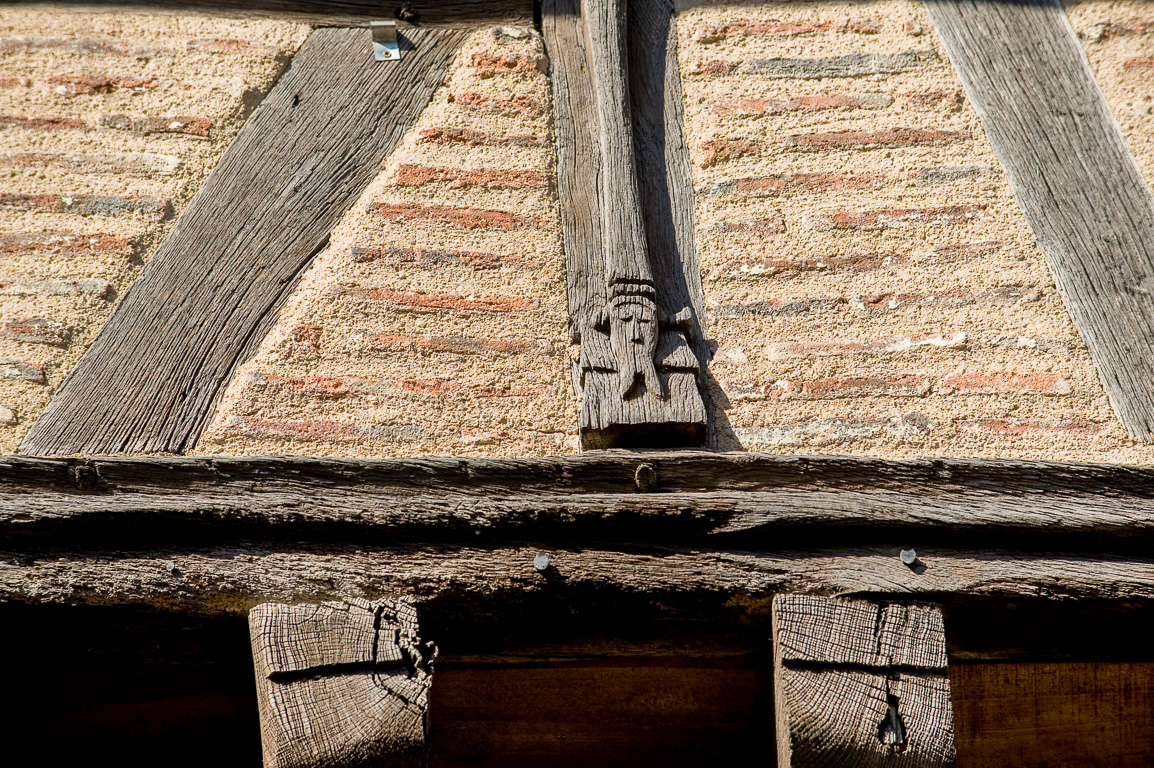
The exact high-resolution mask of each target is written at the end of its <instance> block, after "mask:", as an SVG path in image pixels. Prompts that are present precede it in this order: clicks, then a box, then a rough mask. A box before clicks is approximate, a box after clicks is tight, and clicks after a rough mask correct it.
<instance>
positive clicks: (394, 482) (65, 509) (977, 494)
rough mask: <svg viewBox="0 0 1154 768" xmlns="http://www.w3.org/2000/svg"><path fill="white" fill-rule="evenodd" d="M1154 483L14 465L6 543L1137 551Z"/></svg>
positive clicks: (181, 464)
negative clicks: (895, 544) (312, 539)
mask: <svg viewBox="0 0 1154 768" xmlns="http://www.w3.org/2000/svg"><path fill="white" fill-rule="evenodd" d="M1152 489H1154V469H1151V468H1144V467H1123V466H1108V465H1089V464H1062V463H1054V462H1024V461H1012V460H1010V461H994V460H978V459H950V460H935V459H918V460H901V461H887V460H881V459H861V458H852V457H789V456H772V455H766V454H747V453H735V454H712V453H693V452H684V453H652V454H633V453H624V452H606V453H599V454H586V455H582V456H574V457H567V458H544V459H468V460H466V459H452V458H428V459H390V460H375V461H374V460H358V459H345V460H340V459H312V458H299V457H298V458H284V457H280V458H276V457H264V458H212V459H209V458H101V457H94V458H84V459H36V458H25V457H7V458H0V537H6V538H11V537H15V536H33V535H34V536H36V537H37V539H38V540H40V541H42V542H47V541H52V540H57V539H62V540H64V541H69V540H82V541H87V542H99V541H102V540H103V541H108V542H115V541H118V540H121V539H123V537H124V536H125V535H128V534H130V535H132V536H133V537H135V538H138V539H139V538H140V537H141V536H148V537H150V538H151V539H153V540H158V541H167V540H177V539H180V538H181V537H182V536H186V535H188V534H189V533H192V532H194V531H195V533H196V535H197V536H198V537H199V539H200V540H205V537H208V540H215V541H220V542H226V541H234V540H236V539H237V538H238V537H242V538H248V539H254V538H255V539H269V538H272V539H282V540H284V539H287V540H291V541H295V540H296V539H297V538H299V536H300V535H301V532H302V531H304V530H310V531H312V532H313V533H312V534H311V535H320V534H322V533H323V535H324V536H325V537H326V538H327V539H328V540H338V541H339V540H344V541H364V540H366V537H370V538H372V539H373V540H377V541H421V540H426V541H440V542H450V541H461V542H476V541H479V540H480V541H485V542H488V543H495V542H500V541H519V540H522V541H523V540H525V539H527V538H529V539H532V540H535V541H540V542H556V543H561V544H566V543H568V542H571V541H574V540H584V541H600V542H611V543H613V544H615V545H619V544H625V543H628V544H634V543H640V544H645V545H657V544H661V543H670V542H691V541H696V542H700V543H706V542H708V541H713V542H715V543H714V546H729V545H730V543H733V542H741V545H742V546H745V547H752V546H761V545H762V544H763V543H765V542H770V543H775V542H776V543H778V544H780V543H781V542H783V541H785V540H788V541H790V542H792V543H794V544H796V545H799V546H811V545H815V544H822V545H824V544H829V543H831V542H856V543H868V542H878V541H887V542H888V541H895V540H897V541H904V542H907V546H921V545H933V546H937V545H939V544H944V545H947V546H949V545H958V544H959V543H961V542H962V541H963V540H966V541H979V540H980V541H982V542H985V543H987V544H988V545H996V546H997V547H998V548H1011V547H1016V548H1020V549H1024V550H1027V551H1028V550H1034V551H1046V550H1052V549H1063V550H1066V551H1103V550H1107V549H1113V550H1119V549H1123V550H1133V549H1135V548H1139V547H1142V546H1146V545H1147V544H1148V542H1149V541H1150V540H1151V538H1154V490H1152ZM967 536H968V537H969V538H968V539H965V537H967ZM767 537H772V538H767ZM783 537H788V538H783Z"/></svg>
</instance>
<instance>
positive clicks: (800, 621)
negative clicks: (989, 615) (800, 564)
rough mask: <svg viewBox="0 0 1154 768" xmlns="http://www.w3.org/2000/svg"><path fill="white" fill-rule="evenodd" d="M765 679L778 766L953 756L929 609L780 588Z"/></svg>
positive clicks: (942, 666)
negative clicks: (769, 673)
mask: <svg viewBox="0 0 1154 768" xmlns="http://www.w3.org/2000/svg"><path fill="white" fill-rule="evenodd" d="M773 679H774V699H775V707H774V712H775V720H776V730H777V756H778V760H777V765H778V768H827V767H828V768H833V767H834V766H839V767H841V766H852V768H874V767H875V766H877V767H880V766H896V765H902V766H911V768H939V767H949V766H953V765H955V764H956V762H957V752H956V750H955V747H954V718H953V708H952V705H951V703H950V678H949V672H948V669H947V660H946V637H945V627H944V624H943V622H942V612H941V609H939V608H937V607H936V606H932V605H917V604H907V603H892V604H888V605H879V604H876V603H870V602H865V601H861V600H836V599H831V598H826V597H815V596H811V595H778V596H777V597H775V598H774V600H773Z"/></svg>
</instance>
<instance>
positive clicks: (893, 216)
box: [805, 204, 993, 232]
mask: <svg viewBox="0 0 1154 768" xmlns="http://www.w3.org/2000/svg"><path fill="white" fill-rule="evenodd" d="M992 218H993V216H992V215H991V214H990V206H988V205H980V204H969V205H942V206H937V207H932V208H887V209H884V210H877V211H837V212H832V213H812V214H807V215H806V216H805V225H806V226H807V227H808V228H810V229H813V230H816V231H818V232H827V231H831V230H838V229H850V230H873V229H895V228H898V227H908V226H911V225H932V224H965V223H967V222H970V221H981V220H988V219H992Z"/></svg>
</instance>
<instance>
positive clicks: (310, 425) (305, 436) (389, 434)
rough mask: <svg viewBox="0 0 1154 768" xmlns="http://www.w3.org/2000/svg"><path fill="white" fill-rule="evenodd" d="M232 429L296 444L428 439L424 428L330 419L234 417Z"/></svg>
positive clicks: (399, 441)
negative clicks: (283, 439) (294, 441)
mask: <svg viewBox="0 0 1154 768" xmlns="http://www.w3.org/2000/svg"><path fill="white" fill-rule="evenodd" d="M229 426H230V427H231V428H232V429H234V430H236V431H238V432H241V433H243V434H246V435H254V436H256V437H282V438H283V437H287V438H291V439H296V440H306V441H309V442H312V441H326V442H338V443H344V442H369V443H410V442H425V441H427V440H428V439H429V435H428V433H427V432H426V431H425V429H424V427H419V426H416V425H414V424H405V425H399V426H394V425H379V424H355V423H350V422H347V421H333V420H331V419H267V418H261V417H259V416H233V417H232V418H231V419H229Z"/></svg>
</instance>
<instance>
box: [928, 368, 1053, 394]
mask: <svg viewBox="0 0 1154 768" xmlns="http://www.w3.org/2000/svg"><path fill="white" fill-rule="evenodd" d="M937 391H938V393H939V394H944V395H950V394H958V395H1026V394H1033V395H1068V394H1070V393H1071V392H1072V391H1073V387H1071V385H1070V382H1069V381H1067V380H1066V379H1065V378H1064V377H1063V376H1062V375H1061V374H1058V373H1020V372H1011V371H983V372H980V373H955V374H953V375H952V376H947V377H946V378H945V379H943V380H942V383H941V385H939V387H938V388H937Z"/></svg>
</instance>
